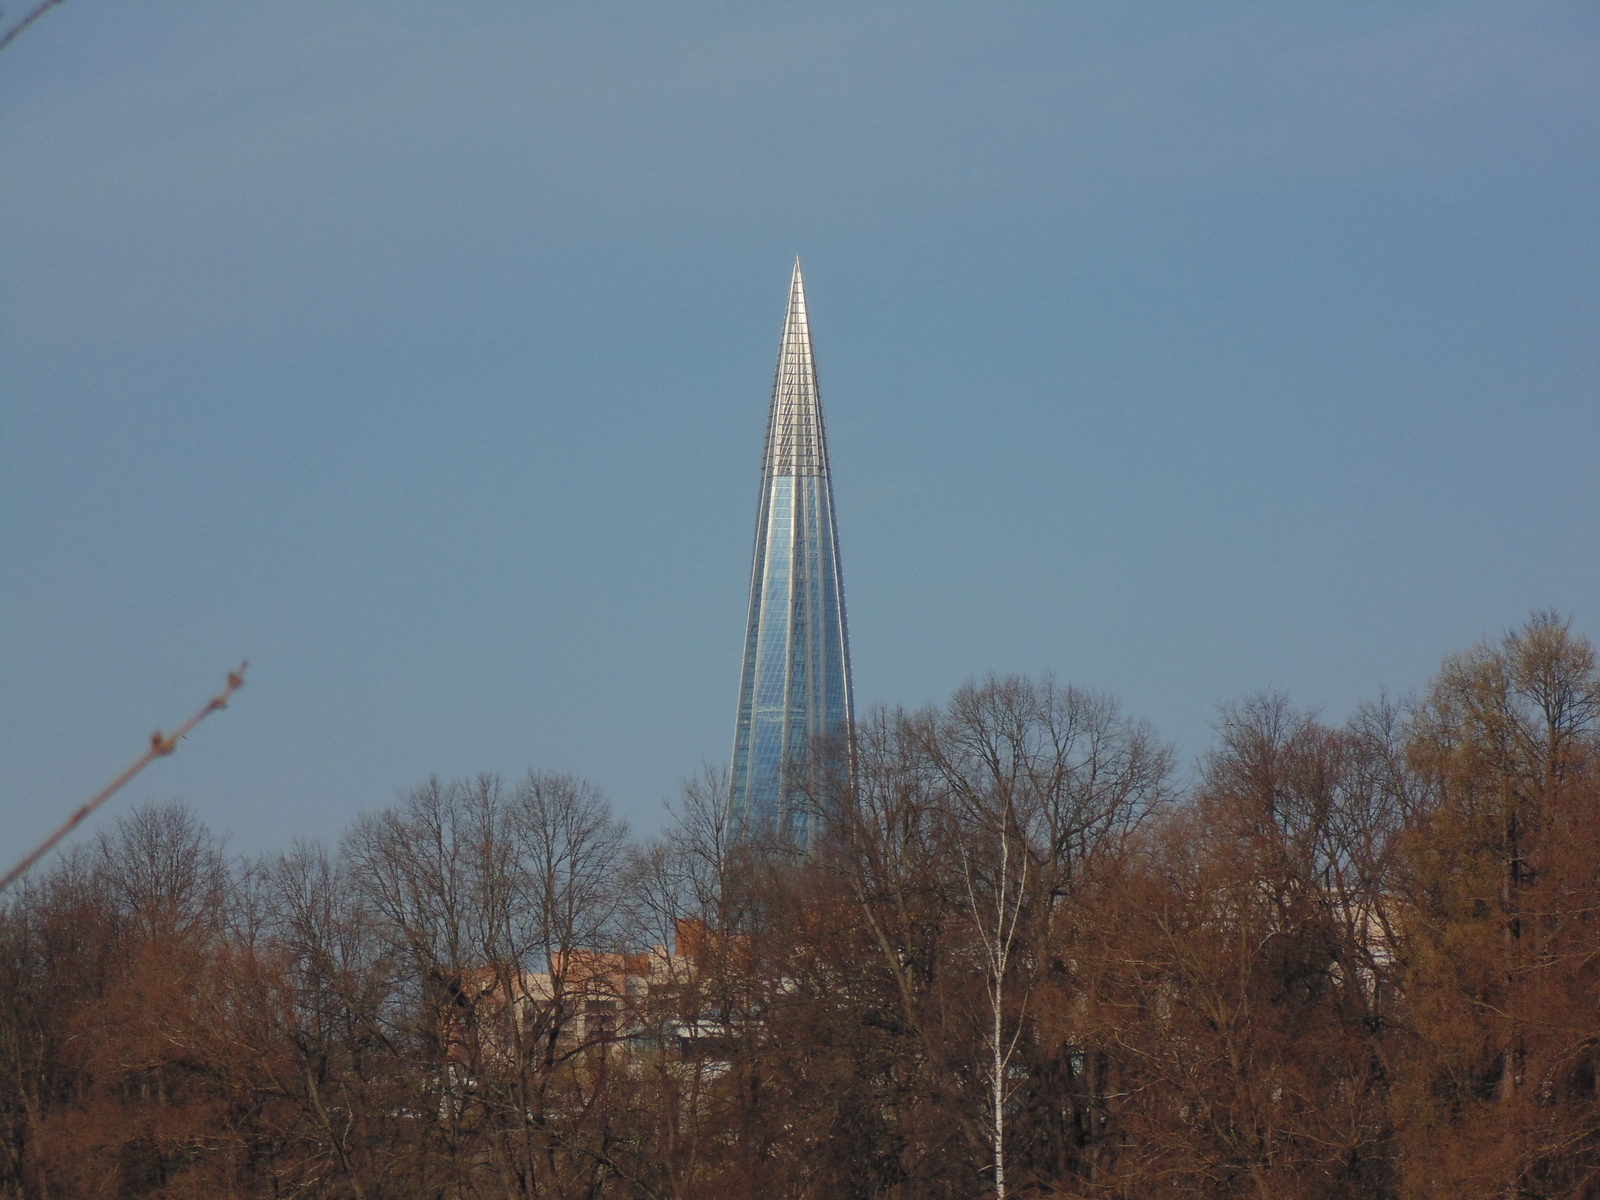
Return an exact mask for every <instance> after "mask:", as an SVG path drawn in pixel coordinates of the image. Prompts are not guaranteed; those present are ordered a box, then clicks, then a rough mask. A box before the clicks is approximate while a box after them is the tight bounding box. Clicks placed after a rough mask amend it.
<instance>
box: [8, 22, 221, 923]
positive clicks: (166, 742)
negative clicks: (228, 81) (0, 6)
mask: <svg viewBox="0 0 1600 1200" xmlns="http://www.w3.org/2000/svg"><path fill="white" fill-rule="evenodd" d="M60 2H61V0H49V3H47V4H45V5H43V6H42V7H41V8H39V9H38V11H37V12H35V13H34V14H33V15H32V16H30V17H29V18H28V21H32V20H34V19H35V18H36V17H37V16H38V15H39V13H41V12H43V11H44V10H45V9H46V8H49V7H50V5H51V4H59V3H60ZM26 24H27V21H24V22H23V25H26ZM19 28H20V26H19ZM15 35H16V30H13V31H12V33H11V34H10V35H8V37H7V40H10V37H14V36H15ZM4 46H5V42H0V49H3V48H4ZM247 665H248V664H247V663H240V664H239V669H238V670H237V671H230V672H229V673H228V686H227V687H225V688H223V689H222V691H221V692H219V693H217V695H215V696H213V697H211V699H210V700H208V701H207V702H206V704H205V706H204V707H203V708H202V709H201V710H200V711H199V712H197V713H195V714H194V716H192V717H190V718H189V719H188V720H187V721H185V722H184V723H183V724H182V725H179V726H178V727H177V728H176V729H174V730H173V731H172V733H171V734H170V735H168V736H166V737H163V736H162V734H161V731H160V730H159V729H158V730H156V731H155V732H154V733H153V734H151V735H150V748H149V749H148V750H146V751H145V752H144V753H143V754H141V755H140V756H139V757H138V758H137V759H135V760H134V762H133V763H132V765H130V766H129V767H128V769H127V770H126V771H124V772H123V773H122V774H121V775H118V776H117V777H116V778H115V779H113V780H112V781H111V782H110V783H108V784H106V786H105V787H104V788H102V789H101V790H100V791H99V792H97V793H96V794H95V795H94V797H93V798H91V799H90V800H89V801H88V802H87V803H85V804H82V805H80V806H79V808H78V811H77V812H75V813H73V814H72V815H71V816H70V817H68V818H67V819H66V821H65V822H64V823H63V824H62V826H61V828H59V829H57V830H56V831H55V832H54V833H52V834H51V835H50V836H49V837H47V838H45V840H44V841H43V842H41V843H40V844H39V845H38V846H37V847H35V848H34V850H33V852H32V853H31V854H29V855H28V856H27V857H26V858H24V859H23V860H22V861H21V862H19V863H18V864H17V865H16V866H14V867H12V868H11V870H10V872H8V873H7V875H6V877H5V878H4V879H0V892H3V891H5V890H6V889H7V888H8V887H10V886H11V885H12V884H13V883H15V882H16V881H17V880H19V879H21V878H22V877H23V876H24V875H26V874H27V873H28V871H29V870H30V869H32V867H33V865H34V864H35V863H36V862H38V861H39V860H40V859H41V858H43V857H44V856H45V855H46V854H48V853H50V851H51V850H52V849H53V848H54V847H55V844H56V843H57V842H59V841H60V840H61V839H62V838H64V837H66V836H67V834H69V833H71V832H72V831H73V829H75V828H76V827H77V826H78V825H79V823H80V822H82V821H83V819H84V818H85V817H87V816H88V815H89V814H90V813H92V812H94V810H95V809H97V808H99V807H100V806H101V805H102V804H104V803H105V802H106V801H107V800H109V799H111V797H112V796H114V795H116V793H117V792H118V791H119V790H120V789H121V788H122V787H123V785H125V784H126V783H127V782H128V781H129V780H130V779H132V778H133V777H134V776H135V775H137V774H138V773H139V772H140V771H142V770H144V769H145V768H146V767H147V766H149V765H150V764H151V763H152V762H154V761H155V760H156V759H158V758H164V757H166V756H167V755H168V754H171V753H172V752H173V751H174V750H176V749H177V748H178V743H179V742H180V741H181V740H182V739H183V738H185V737H186V736H188V734H189V731H190V730H191V729H193V728H194V727H195V726H196V725H198V724H200V722H201V721H203V720H205V719H206V718H207V717H209V716H210V715H211V714H212V713H214V712H216V711H217V709H219V708H227V707H228V698H229V697H231V696H232V695H233V694H234V693H235V692H236V691H238V690H239V689H240V688H242V687H243V686H244V670H245V667H246V666H247Z"/></svg>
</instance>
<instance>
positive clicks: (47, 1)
mask: <svg viewBox="0 0 1600 1200" xmlns="http://www.w3.org/2000/svg"><path fill="white" fill-rule="evenodd" d="M60 3H61V0H44V3H42V4H38V5H35V6H34V7H33V8H31V9H29V10H28V15H27V16H25V17H23V18H22V20H20V21H18V22H17V23H16V24H15V25H13V26H12V27H11V28H10V29H8V30H6V31H5V33H3V34H0V50H4V49H5V48H6V47H7V46H9V45H11V43H12V42H14V41H16V40H17V38H18V37H19V36H20V35H21V33H22V31H23V30H24V29H26V28H27V27H28V26H29V25H32V24H33V23H34V22H35V21H37V20H38V19H39V18H40V17H42V16H44V15H45V13H47V12H49V11H50V10H51V9H52V8H54V7H55V6H56V5H58V4H60ZM10 882H11V876H9V875H7V876H6V883H10ZM3 891H5V884H4V883H0V892H3Z"/></svg>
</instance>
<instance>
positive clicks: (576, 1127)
mask: <svg viewBox="0 0 1600 1200" xmlns="http://www.w3.org/2000/svg"><path fill="white" fill-rule="evenodd" d="M852 750H853V753H852V754H851V755H849V756H847V757H848V763H849V770H848V772H847V773H846V774H847V776H848V777H842V778H838V779H833V780H830V781H827V782H826V784H825V785H819V789H818V793H817V794H816V795H814V796H813V797H811V802H812V803H813V805H814V806H815V810H816V812H817V813H818V815H819V819H821V820H822V821H823V822H824V823H825V825H826V829H827V835H826V836H825V837H824V838H822V839H821V841H820V842H819V843H818V844H817V846H816V847H815V849H814V851H813V852H811V853H809V854H806V855H799V854H797V853H795V852H794V850H793V849H792V848H789V847H785V846H784V845H782V844H781V842H777V843H765V842H763V841H762V839H760V838H758V837H753V836H745V837H742V838H740V839H739V840H737V841H730V840H729V839H728V837H727V822H726V819H725V814H726V800H727V786H728V784H727V777H726V774H725V773H724V772H722V771H719V770H708V771H706V772H705V774H704V775H703V776H702V777H701V778H699V779H696V780H693V781H691V782H689V783H688V784H686V785H685V787H684V789H683V792H682V795H681V797H680V798H679V799H678V800H677V801H675V802H674V804H673V805H672V806H671V812H670V815H669V820H668V823H667V826H666V829H665V830H664V832H663V833H662V834H661V835H660V836H659V837H657V838H654V839H648V840H639V839H635V838H633V837H632V836H631V835H630V834H629V832H628V830H627V828H626V827H625V826H624V825H623V824H622V823H621V822H620V821H618V820H617V819H616V817H615V816H614V815H613V813H612V811H611V808H610V805H609V803H608V802H607V800H606V799H605V797H604V796H602V795H601V794H600V793H599V792H598V791H597V790H596V789H595V788H594V787H593V786H592V785H590V784H588V783H585V782H584V781H582V780H578V779H574V778H571V777H569V776H560V775H548V774H539V773H530V774H529V775H527V776H526V777H524V778H522V779H520V780H517V781H515V782H507V781H506V780H502V779H501V778H499V777H497V776H492V775H484V776H479V777H477V778H473V779H465V780H453V781H446V780H437V779H435V780H429V781H428V782H426V783H424V784H422V785H421V786H419V787H417V788H416V789H414V790H413V791H411V792H410V793H408V794H406V795H405V796H403V797H401V798H400V799H399V800H398V801H397V802H396V803H395V804H394V805H392V806H391V807H389V808H387V809H384V810H382V811H379V812H375V813H370V814H368V815H367V816H365V817H363V818H361V819H360V820H359V821H357V822H356V823H355V824H354V826H353V827H352V828H351V829H350V830H349V832H348V834H347V835H346V836H345V837H344V839H343V840H342V841H341V842H340V843H338V844H337V845H324V844H320V843H308V842H299V843H295V844H294V845H291V846H289V847H288V848H287V849H285V850H284V851H283V852H282V853H279V854H275V855H269V856H266V857H263V858H260V859H253V860H241V859H238V858H230V857H229V855H228V854H227V853H226V851H225V849H224V847H223V846H222V845H221V843H220V842H219V841H218V840H217V839H216V838H215V837H214V836H213V835H212V834H211V833H210V832H209V831H208V830H206V829H205V828H204V826H202V825H201V824H200V823H199V822H198V821H197V820H196V818H195V817H194V815H193V814H192V813H191V812H190V811H189V810H187V809H186V808H184V807H183V806H181V805H177V804H169V805H161V806H156V807H150V808H144V809H140V810H138V811H136V812H134V813H133V814H132V815H131V816H128V817H126V818H124V819H122V820H121V821H119V822H117V823H116V824H115V825H114V826H112V827H110V828H109V829H107V830H106V831H105V832H104V833H103V834H102V835H101V836H100V837H99V838H98V839H97V840H95V841H93V842H90V843H85V844H83V845H80V846H78V847H77V848H76V850H75V851H74V852H73V853H71V854H70V855H68V856H66V857H65V858H62V859H61V860H59V861H58V862H57V863H56V864H55V865H54V866H53V867H52V868H51V869H50V870H49V871H48V872H45V873H43V874H38V875H37V877H36V878H34V879H32V881H31V882H30V883H28V884H27V885H26V886H24V887H23V888H21V889H19V890H18V891H17V892H15V893H14V894H12V895H11V896H10V897H8V899H7V903H6V906H5V907H4V909H3V910H0V1196H14V1197H18V1198H19V1200H20V1198H22V1197H28V1198H33V1197H39V1198H44V1197H60V1196H73V1197H76V1196H85V1197H91V1196H107V1197H111V1196H117V1197H123V1196H130V1197H131V1196H173V1197H177V1196H196V1197H198V1196H207V1197H211V1196H239V1197H244V1196H250V1197H255V1196H261V1197H267V1196H271V1197H291V1196H317V1197H324V1196H329V1197H338V1196H351V1197H359V1198H361V1200H367V1198H378V1197H394V1198H396V1200H399V1198H402V1197H404V1198H410V1197H450V1198H456V1197H461V1198H466V1197H485V1198H487V1197H508V1198H509V1197H536V1196H548V1197H562V1198H565V1197H584V1198H594V1200H597V1198H601V1197H630V1198H633V1197H637V1198H641V1200H642V1198H650V1200H657V1198H667V1197H672V1198H675V1200H690V1198H701V1197H704V1198H707V1200H710V1198H720V1197H727V1198H730V1200H732V1198H734V1197H738V1198H741V1200H743V1198H746V1197H751V1196H766V1197H772V1198H773V1200H777V1198H779V1197H793V1198H794V1200H802V1198H804V1200H810V1198H817V1200H821V1198H824V1197H827V1198H830V1200H831V1198H834V1197H860V1198H863V1200H865V1198H867V1197H896V1198H900V1200H922V1198H930V1200H931V1198H941V1200H942V1198H946V1197H948V1198H951V1200H954V1198H957V1197H983V1196H990V1195H1003V1194H1010V1195H1013V1196H1028V1197H1044V1196H1062V1197H1065V1196H1081V1197H1104V1198H1107V1200H1109V1198H1112V1197H1116V1198H1119V1200H1135V1198H1147V1197H1148V1198H1156V1197H1172V1198H1177V1197H1194V1196H1208V1197H1223V1196H1229V1197H1231V1196H1251V1197H1260V1198H1266V1197H1273V1198H1284V1197H1289V1198H1300V1197H1304V1198H1308V1200H1309V1198H1312V1197H1317V1198H1322V1197H1327V1198H1330V1200H1331V1198H1335V1197H1338V1198H1343V1197H1349V1198H1352V1200H1353V1198H1357V1197H1374V1198H1377V1197H1385V1198H1387V1197H1395V1198H1400V1197H1408V1198H1409V1197H1419V1198H1420V1197H1439V1198H1440V1200H1443V1198H1446V1197H1451V1198H1454V1197H1464V1196H1465V1197H1477V1196H1482V1197H1491V1196H1492V1197H1512V1198H1534V1197H1540V1198H1542V1197H1551V1198H1554V1197H1570V1196H1600V1088H1597V1080H1600V1075H1597V1072H1600V1023H1597V1017H1596V1014H1597V1013H1600V673H1597V670H1596V663H1595V657H1594V651H1593V648H1592V647H1591V645H1590V644H1589V642H1588V641H1587V640H1586V639H1584V638H1583V637H1581V636H1579V635H1578V634H1576V633H1575V632H1573V631H1572V630H1571V629H1570V628H1569V627H1568V625H1567V624H1566V623H1565V622H1564V621H1562V620H1560V619H1559V618H1557V617H1555V616H1553V615H1551V614H1537V615H1535V616H1534V617H1533V618H1532V619H1531V620H1530V621H1529V622H1528V623H1527V624H1526V625H1524V626H1523V627H1522V628H1520V629H1518V630H1516V631H1514V632H1512V633H1511V634H1509V635H1507V636H1506V637H1505V638H1503V639H1501V640H1499V641H1497V642H1495V643H1492V644H1486V645H1482V646H1478V647H1475V648H1472V649H1470V650H1468V651H1466V652H1464V653H1462V654H1459V655H1456V656H1453V657H1452V658H1450V659H1449V660H1448V661H1446V662H1445V664H1444V665H1443V667H1442V668H1441V670H1440V672H1439V674H1438V676H1437V677H1436V679H1435V680H1434V682H1433V684H1432V685H1431V686H1430V688H1429V689H1428V690H1427V691H1426V692H1425V693H1424V694H1423V695H1421V696H1420V697H1418V698H1416V699H1414V700H1409V701H1406V702H1395V701H1391V700H1389V699H1387V698H1381V697H1380V698H1379V699H1378V700H1376V701H1375V702H1373V703H1372V704H1369V705H1367V706H1365V707H1363V708H1361V709H1360V710H1358V711H1357V712H1356V713H1355V714H1354V715H1353V716H1351V717H1350V718H1349V719H1348V720H1347V721H1344V722H1342V723H1338V724H1334V723H1330V722H1327V721H1325V720H1323V719H1321V718H1320V717H1319V716H1318V715H1317V714H1316V713H1314V712H1311V711H1307V710H1304V709H1300V708H1297V707H1296V706H1295V705H1294V704H1293V703H1292V702H1291V701H1290V700H1289V699H1288V698H1286V697H1284V696H1282V695H1279V694H1276V693H1270V692H1269V693H1262V694H1258V695H1254V696H1248V697H1244V698H1242V699H1240V700H1238V701H1236V702H1233V703H1229V704H1225V705H1223V706H1221V708H1220V710H1219V712H1218V715H1217V722H1216V739H1215V743H1214V745H1213V748H1212V749H1211V751H1210V752H1209V753H1208V754H1207V755H1206V756H1205V757H1204V759H1203V760H1202V761H1201V762H1200V763H1199V766H1198V770H1197V772H1196V774H1195V776H1194V780H1193V782H1192V783H1189V784H1185V785H1182V786H1180V785H1179V784H1178V783H1177V782H1176V780H1175V776H1174V754H1173V751H1172V749H1171V748H1170V747H1169V746H1167V745H1166V744H1165V743H1163V742H1162V741H1161V739H1160V738H1159V736H1158V735H1157V734H1156V733H1155V731H1154V730H1152V729H1151V728H1150V727H1149V726H1148V725H1146V724H1144V723H1143V722H1140V721H1138V720H1136V719H1133V718H1131V717H1129V716H1128V715H1126V714H1125V713H1123V711H1122V710H1121V708H1120V707H1119V705H1118V704H1117V702H1116V701H1115V700H1113V699H1112V698H1110V697H1108V696H1105V695H1101V694H1096V693H1092V692H1087V691H1083V690H1081V689H1078V688H1074V687H1069V686H1061V685H1058V684H1057V683H1055V682H1054V681H1052V680H1049V679H1045V680H1028V679H1021V678H1015V677H1007V678H987V679H983V680H977V681H973V682H972V683H969V684H967V685H966V686H963V687H962V688H960V689H959V690H958V691H957V692H956V693H955V695H954V696H952V697H951V698H950V700H949V702H948V703H946V704H944V705H942V706H939V707H935V708H929V709H926V710H921V711H916V712H906V711H900V710H880V711H876V712H872V713H868V714H866V715H865V716H864V717H863V719H862V720H861V722H860V724H859V726H858V728H857V729H856V731H855V741H854V745H853V748H852ZM838 757H840V761H845V760H846V759H845V756H838Z"/></svg>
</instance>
